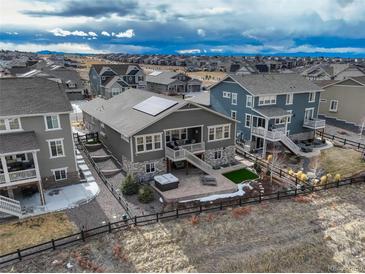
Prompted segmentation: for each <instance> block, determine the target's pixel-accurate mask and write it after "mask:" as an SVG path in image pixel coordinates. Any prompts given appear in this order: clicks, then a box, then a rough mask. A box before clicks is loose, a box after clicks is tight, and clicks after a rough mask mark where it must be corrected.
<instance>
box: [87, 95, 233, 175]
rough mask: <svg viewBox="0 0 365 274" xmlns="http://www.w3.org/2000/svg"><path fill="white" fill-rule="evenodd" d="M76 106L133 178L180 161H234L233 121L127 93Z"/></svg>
mask: <svg viewBox="0 0 365 274" xmlns="http://www.w3.org/2000/svg"><path fill="white" fill-rule="evenodd" d="M81 108H82V110H83V119H84V123H85V126H86V127H87V128H88V129H89V130H90V131H96V132H99V136H100V139H101V141H102V142H103V143H104V144H105V145H106V146H107V147H108V149H109V150H110V151H111V152H112V153H113V154H114V156H115V157H117V159H118V160H119V161H120V162H121V163H122V165H123V168H124V169H125V170H126V171H127V172H129V173H132V174H134V175H135V176H137V177H139V178H142V177H144V176H153V175H155V174H158V173H163V172H166V171H167V170H171V169H170V167H173V166H174V163H175V164H176V163H181V162H182V163H185V160H186V161H190V162H192V161H193V162H194V165H198V167H201V166H203V168H204V167H206V166H207V164H208V165H211V166H220V165H222V164H227V163H230V162H232V161H234V155H235V131H236V122H235V121H234V120H233V119H231V118H229V117H227V116H224V115H222V114H220V113H217V112H215V111H213V110H211V109H209V108H205V107H203V106H199V105H198V104H195V103H193V102H189V101H186V100H182V99H179V98H176V97H174V98H171V97H168V96H165V95H160V94H156V93H153V92H149V91H145V90H138V89H129V90H126V91H125V92H124V93H122V94H120V95H118V96H115V97H113V98H111V99H109V100H105V99H102V98H96V99H94V100H92V101H90V102H88V103H86V104H84V105H83V106H82V107H81ZM205 170H206V169H205Z"/></svg>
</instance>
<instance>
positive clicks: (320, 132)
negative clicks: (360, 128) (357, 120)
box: [316, 131, 365, 150]
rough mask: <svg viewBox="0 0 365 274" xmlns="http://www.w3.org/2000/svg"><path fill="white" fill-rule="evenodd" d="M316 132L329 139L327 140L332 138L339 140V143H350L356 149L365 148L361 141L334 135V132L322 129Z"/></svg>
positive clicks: (332, 139)
mask: <svg viewBox="0 0 365 274" xmlns="http://www.w3.org/2000/svg"><path fill="white" fill-rule="evenodd" d="M316 134H317V135H318V136H319V137H321V138H322V139H327V140H331V141H338V142H339V143H341V144H343V145H349V146H352V147H354V148H356V149H359V150H361V149H363V150H365V144H363V143H360V142H355V141H353V140H349V139H346V138H343V137H340V136H337V135H333V134H328V133H325V132H322V131H317V132H316Z"/></svg>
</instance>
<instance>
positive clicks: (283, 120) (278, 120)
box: [275, 117, 286, 125]
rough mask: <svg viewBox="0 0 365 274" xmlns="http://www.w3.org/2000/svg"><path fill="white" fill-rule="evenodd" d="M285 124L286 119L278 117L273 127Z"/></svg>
mask: <svg viewBox="0 0 365 274" xmlns="http://www.w3.org/2000/svg"><path fill="white" fill-rule="evenodd" d="M285 122H286V117H280V118H276V119H275V125H283V124H285Z"/></svg>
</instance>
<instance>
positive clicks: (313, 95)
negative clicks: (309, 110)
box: [308, 92, 316, 103]
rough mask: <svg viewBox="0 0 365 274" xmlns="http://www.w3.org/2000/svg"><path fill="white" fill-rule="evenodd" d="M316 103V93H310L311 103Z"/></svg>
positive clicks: (309, 100)
mask: <svg viewBox="0 0 365 274" xmlns="http://www.w3.org/2000/svg"><path fill="white" fill-rule="evenodd" d="M315 101H316V92H309V99H308V102H309V103H314V102H315Z"/></svg>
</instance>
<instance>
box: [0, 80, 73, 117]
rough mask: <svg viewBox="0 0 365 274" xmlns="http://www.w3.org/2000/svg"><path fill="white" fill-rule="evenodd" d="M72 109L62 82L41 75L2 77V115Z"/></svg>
mask: <svg viewBox="0 0 365 274" xmlns="http://www.w3.org/2000/svg"><path fill="white" fill-rule="evenodd" d="M71 111H72V106H71V104H70V101H69V100H68V98H67V96H66V93H65V92H64V89H63V87H62V85H61V84H58V83H56V82H54V81H51V80H48V79H44V78H40V77H31V78H2V79H0V116H11V115H25V114H43V113H54V112H71Z"/></svg>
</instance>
